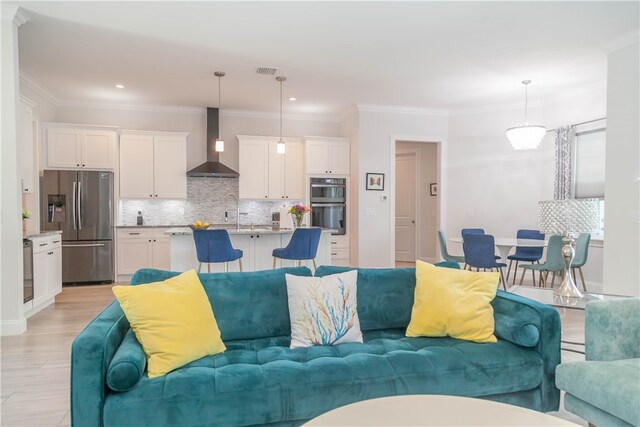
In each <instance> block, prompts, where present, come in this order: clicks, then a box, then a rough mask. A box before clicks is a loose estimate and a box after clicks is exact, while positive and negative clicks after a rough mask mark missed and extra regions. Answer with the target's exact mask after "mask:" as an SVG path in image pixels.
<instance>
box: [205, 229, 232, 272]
mask: <svg viewBox="0 0 640 427" xmlns="http://www.w3.org/2000/svg"><path fill="white" fill-rule="evenodd" d="M193 240H194V241H195V244H196V256H197V258H198V263H199V264H198V273H199V272H200V269H201V268H202V263H206V264H207V271H208V272H211V264H212V263H220V262H224V263H225V264H224V267H225V268H224V269H225V271H229V262H231V261H235V260H238V263H239V265H240V271H242V256H243V252H242V250H240V249H235V248H234V247H233V245H232V244H231V239H230V238H229V232H228V231H227V230H193Z"/></svg>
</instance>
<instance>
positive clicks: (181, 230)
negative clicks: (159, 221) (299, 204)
mask: <svg viewBox="0 0 640 427" xmlns="http://www.w3.org/2000/svg"><path fill="white" fill-rule="evenodd" d="M215 229H224V230H227V231H228V232H229V234H231V235H235V234H254V235H255V234H291V233H293V232H294V230H293V229H291V228H275V227H255V228H253V229H251V228H240V230H237V229H236V228H235V227H232V228H216V227H213V228H212V227H209V230H215ZM332 231H334V230H332V229H329V228H323V229H322V232H323V233H331V232H332ZM164 234H168V235H170V236H186V235H192V234H193V230H192V229H191V228H189V227H174V228H170V229H169V230H167V231H165V232H164Z"/></svg>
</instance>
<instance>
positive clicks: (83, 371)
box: [71, 301, 129, 427]
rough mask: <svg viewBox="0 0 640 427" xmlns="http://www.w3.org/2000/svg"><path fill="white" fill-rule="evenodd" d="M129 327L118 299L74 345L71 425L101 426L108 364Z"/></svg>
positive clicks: (94, 320) (86, 329) (72, 350)
mask: <svg viewBox="0 0 640 427" xmlns="http://www.w3.org/2000/svg"><path fill="white" fill-rule="evenodd" d="M128 330H129V322H128V321H127V318H126V317H125V316H124V313H123V311H122V308H120V304H119V303H118V302H117V301H114V302H113V303H111V304H110V305H109V306H107V308H105V309H104V310H103V311H102V313H100V314H99V315H98V316H97V317H96V318H95V319H93V321H91V323H89V324H88V325H87V327H86V328H84V330H83V331H82V332H80V335H78V336H77V337H76V339H75V340H74V341H73V344H72V346H71V424H72V425H76V426H83V427H100V426H102V425H103V423H102V419H103V417H102V410H103V407H104V400H105V393H106V392H107V386H106V376H107V367H108V366H109V363H110V362H111V359H113V356H114V354H115V353H116V351H117V350H118V347H119V346H120V343H121V342H122V340H123V339H124V336H125V335H126V333H127V331H128Z"/></svg>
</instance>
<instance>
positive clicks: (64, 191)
mask: <svg viewBox="0 0 640 427" xmlns="http://www.w3.org/2000/svg"><path fill="white" fill-rule="evenodd" d="M40 194H41V215H40V218H41V222H42V224H41V225H42V230H43V231H49V230H61V231H62V282H63V283H67V284H71V283H75V284H88V283H111V282H113V281H114V268H113V267H114V253H113V250H114V246H113V233H114V232H113V172H101V171H61V170H45V171H44V173H43V177H42V181H41V192H40Z"/></svg>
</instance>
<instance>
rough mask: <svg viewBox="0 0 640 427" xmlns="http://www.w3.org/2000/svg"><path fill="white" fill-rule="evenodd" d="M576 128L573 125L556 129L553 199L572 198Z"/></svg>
mask: <svg viewBox="0 0 640 427" xmlns="http://www.w3.org/2000/svg"><path fill="white" fill-rule="evenodd" d="M575 137H576V130H575V128H574V127H573V126H563V127H560V128H558V129H556V176H555V179H554V181H553V198H554V199H555V200H563V199H572V198H573V178H572V176H571V175H572V172H573V160H572V152H573V141H574V139H575Z"/></svg>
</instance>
